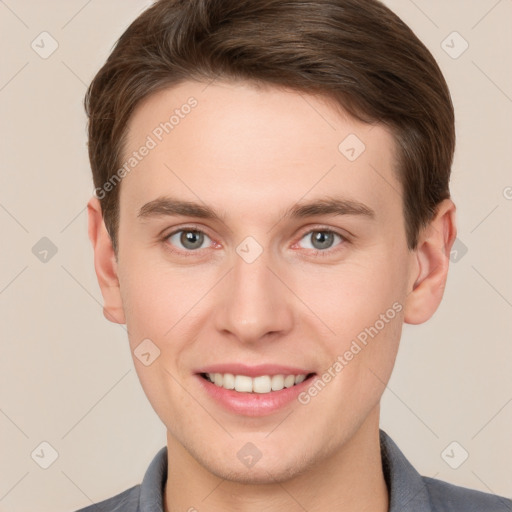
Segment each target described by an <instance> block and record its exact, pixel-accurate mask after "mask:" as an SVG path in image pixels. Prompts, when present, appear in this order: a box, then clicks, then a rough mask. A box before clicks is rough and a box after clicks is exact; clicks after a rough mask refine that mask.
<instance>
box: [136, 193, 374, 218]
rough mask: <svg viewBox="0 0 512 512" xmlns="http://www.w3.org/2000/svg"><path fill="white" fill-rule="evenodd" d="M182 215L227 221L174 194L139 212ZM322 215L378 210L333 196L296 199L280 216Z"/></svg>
mask: <svg viewBox="0 0 512 512" xmlns="http://www.w3.org/2000/svg"><path fill="white" fill-rule="evenodd" d="M178 215H183V216H186V217H197V218H200V219H209V220H217V221H220V222H222V223H224V218H223V216H222V215H221V214H220V213H218V212H216V211H215V210H214V209H213V208H211V207H209V206H207V205H202V204H199V203H194V202H191V201H181V200H179V199H174V198H171V197H159V198H157V199H154V200H153V201H150V202H149V203H146V204H145V205H144V206H142V207H141V209H140V210H139V213H138V217H139V218H142V219H146V218H151V217H160V216H178ZM318 215H359V216H363V217H367V218H370V219H374V218H375V212H374V211H373V210H372V209H371V208H369V207H368V206H366V205H365V204H363V203H361V202H359V201H353V200H349V199H341V198H333V197H327V198H324V199H317V200H313V201H309V202H303V203H296V204H295V205H293V206H292V207H290V208H288V209H287V210H286V211H285V212H284V213H283V214H282V216H281V217H280V218H281V219H289V218H304V217H313V216H318Z"/></svg>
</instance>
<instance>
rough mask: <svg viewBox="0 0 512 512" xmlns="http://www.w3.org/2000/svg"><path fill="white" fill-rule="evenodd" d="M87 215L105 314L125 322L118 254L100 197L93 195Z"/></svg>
mask: <svg viewBox="0 0 512 512" xmlns="http://www.w3.org/2000/svg"><path fill="white" fill-rule="evenodd" d="M87 215H88V220H89V230H88V231H89V240H90V241H91V244H92V247H93V250H94V269H95V271H96V277H97V279H98V284H99V285H100V289H101V294H102V295H103V315H104V316H105V318H106V319H107V320H109V321H111V322H114V323H118V324H124V323H126V319H125V315H124V309H123V303H122V300H121V291H120V287H119V279H118V276H117V261H116V255H115V252H114V248H113V246H112V240H111V239H110V235H109V234H108V231H107V228H106V227H105V222H104V221H103V216H102V211H101V205H100V202H99V200H98V198H96V197H92V198H91V199H90V200H89V202H88V203H87Z"/></svg>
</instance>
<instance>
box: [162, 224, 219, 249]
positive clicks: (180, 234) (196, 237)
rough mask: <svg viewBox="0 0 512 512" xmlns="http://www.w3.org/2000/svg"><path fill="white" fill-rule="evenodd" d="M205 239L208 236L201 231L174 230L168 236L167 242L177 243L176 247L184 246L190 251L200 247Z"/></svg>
mask: <svg viewBox="0 0 512 512" xmlns="http://www.w3.org/2000/svg"><path fill="white" fill-rule="evenodd" d="M205 239H209V237H208V236H207V235H205V234H204V233H202V232H201V231H196V230H192V229H182V230H180V231H176V232H175V233H173V234H172V235H170V236H169V238H168V240H169V242H171V243H172V244H173V245H177V246H178V248H180V249H181V248H184V249H187V250H190V251H193V250H196V249H201V248H202V245H203V243H204V241H205ZM180 245H181V247H180Z"/></svg>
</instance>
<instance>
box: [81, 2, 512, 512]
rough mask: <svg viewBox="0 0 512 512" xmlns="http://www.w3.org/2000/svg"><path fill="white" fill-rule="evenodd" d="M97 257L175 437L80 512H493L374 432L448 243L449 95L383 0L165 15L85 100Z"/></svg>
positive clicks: (147, 19) (147, 383) (202, 7)
mask: <svg viewBox="0 0 512 512" xmlns="http://www.w3.org/2000/svg"><path fill="white" fill-rule="evenodd" d="M86 108H87V112H88V115H89V155H90V160H91V166H92V171H93V178H94V183H95V187H96V188H95V197H94V198H93V199H91V201H90V202H89V205H88V212H89V236H90V239H91V241H92V244H93V246H94V253H95V268H96V273H97V276H98V281H99V284H100V287H101V291H102V294H103V299H104V313H105V316H106V317H107V318H108V319H109V320H111V321H113V322H118V323H123V324H124V323H125V324H126V326H127V329H128V333H129V342H130V347H131V350H132V354H133V356H134V364H135V368H136V371H137V374H138V376H139V379H140V381H141V384H142V387H143V389H144V391H145V393H146V395H147V397H148V399H149V400H150V402H151V405H152V406H153V408H154V410H155V411H156V413H157V414H158V415H159V417H160V418H161V420H162V422H163V423H164V425H165V427H166V429H167V446H166V447H164V448H162V450H161V451H160V452H159V453H158V454H157V455H156V457H155V459H154V460H153V462H152V463H151V465H150V467H149V469H148V471H147V472H146V475H145V477H144V480H143V482H142V484H141V485H137V486H135V487H132V488H131V489H128V490H126V491H125V492H123V493H121V494H119V495H117V496H114V497H113V498H111V499H109V500H106V501H104V502H101V503H98V504H97V505H94V506H91V507H89V508H86V509H83V510H87V511H89V510H91V511H92V510H96V507H99V509H100V510H105V511H107V510H108V511H114V510H116V511H117V510H119V511H121V510H122V511H127V512H128V511H140V512H150V511H151V512H157V511H158V512H159V511H167V512H171V511H172V512H174V511H178V510H180V511H181V510H184V511H186V510H188V511H193V510H199V511H201V510H208V511H218V510H222V511H225V510H243V511H248V512H249V511H253V510H267V511H273V510H288V511H295V510H297V511H298V510H308V511H316V510H322V511H330V510H332V511H338V510H343V511H348V512H352V511H362V510H368V511H370V510H371V511H377V512H385V511H390V512H397V511H408V510H411V511H413V510H414V511H425V512H427V511H454V510H461V511H462V510H464V511H477V510H478V511H484V510H485V511H501V510H504V511H505V510H511V509H512V502H511V501H510V500H507V499H505V498H501V497H498V496H493V495H490V494H485V493H481V492H477V491H472V490H469V489H464V488H461V487H456V486H453V485H449V484H446V483H443V482H440V481H437V480H433V479H430V478H423V477H421V476H420V475H419V474H418V473H417V472H416V471H415V470H414V468H413V467H412V466H411V465H410V464H409V463H408V462H407V460H406V459H405V457H404V456H403V454H402V453H401V452H400V451H399V449H398V447H397V446H396V445H395V444H394V443H393V441H392V440H391V439H390V438H389V437H388V436H387V435H386V434H385V433H384V432H383V431H380V430H379V402H380V398H381V396H382V393H383V391H384V388H385V384H386V383H387V382H388V380H389V378H390V375H391V371H392V368H393V364H394V361H395V356H396V354H397V350H398V346H399V341H400V335H401V329H402V325H403V323H404V322H406V323H410V324H419V323H422V322H425V321H427V320H428V319H429V318H430V317H431V316H432V315H433V313H434V312H435V310H436V309H437V307H438V305H439V303H440V301H441V299H442V295H443V290H444V286H445V283H446V278H447V272H448V263H449V254H450V248H451V246H452V244H453V241H454V239H455V236H456V226H455V205H454V204H453V202H452V201H451V199H450V193H449V176H450V168H451V163H452V156H453V150H454V144H455V133H454V116H453V107H452V103H451V100H450V95H449V92H448V89H447V86H446V83H445V81H444V78H443V76H442V74H441V72H440V70H439V68H438V66H437V64H436V63H435V61H434V59H433V57H432V56H431V54H430V53H429V52H428V50H427V49H426V48H425V47H424V45H423V44H422V43H421V42H420V41H419V40H418V39H417V38H416V37H415V35H414V34H413V33H412V32H411V31H410V29H409V28H408V27H407V26H405V25H404V24H403V22H401V20H400V19H398V18H397V17H396V16H395V15H394V14H393V13H392V12H390V11H389V10H388V9H387V8H386V7H384V6H383V5H382V4H380V3H379V2H377V1H374V0H365V1H361V0H358V1H356V0H331V1H327V0H316V1H308V2H306V1H304V0H291V1H286V2H285V1H283V0H261V1H257V2H256V1H254V0H253V1H249V0H182V1H179V0H160V1H159V2H157V3H156V4H155V5H153V6H152V7H151V8H150V9H148V10H147V11H146V12H144V13H143V14H142V15H141V16H140V17H139V18H138V19H137V20H135V21H134V22H133V24H132V25H131V26H130V27H129V28H128V29H127V30H126V32H125V33H124V34H123V35H122V37H121V38H120V40H119V41H118V43H117V45H116V47H115V49H114V50H113V52H112V54H111V56H110V57H109V59H108V60H107V62H106V64H105V65H104V66H103V68H102V69H101V70H100V71H99V73H98V75H97V76H96V77H95V79H94V81H93V82H92V84H91V86H90V88H89V91H88V93H87V97H86Z"/></svg>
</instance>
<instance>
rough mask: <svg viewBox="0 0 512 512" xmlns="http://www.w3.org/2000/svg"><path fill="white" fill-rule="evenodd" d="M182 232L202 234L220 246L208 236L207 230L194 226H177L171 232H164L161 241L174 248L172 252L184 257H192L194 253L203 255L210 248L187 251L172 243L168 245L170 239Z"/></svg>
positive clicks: (160, 237)
mask: <svg viewBox="0 0 512 512" xmlns="http://www.w3.org/2000/svg"><path fill="white" fill-rule="evenodd" d="M182 231H193V232H196V233H201V234H203V235H205V236H207V237H208V238H209V239H210V240H211V241H212V242H213V244H217V245H218V242H217V241H216V240H215V239H214V238H213V237H212V236H211V235H209V234H208V232H207V230H206V229H204V228H203V226H194V225H193V224H187V225H186V226H175V227H174V228H173V229H171V230H170V231H167V230H164V231H163V232H162V233H163V234H161V235H160V236H159V239H160V240H161V241H162V242H164V243H166V245H167V246H170V247H172V249H170V250H171V251H172V252H176V253H179V254H184V255H192V254H194V253H202V252H203V250H204V249H208V247H204V248H202V249H195V250H190V249H189V250H186V249H180V248H178V247H175V246H174V245H172V244H170V243H167V242H168V240H169V238H170V237H171V236H173V235H175V234H177V233H180V232H182Z"/></svg>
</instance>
